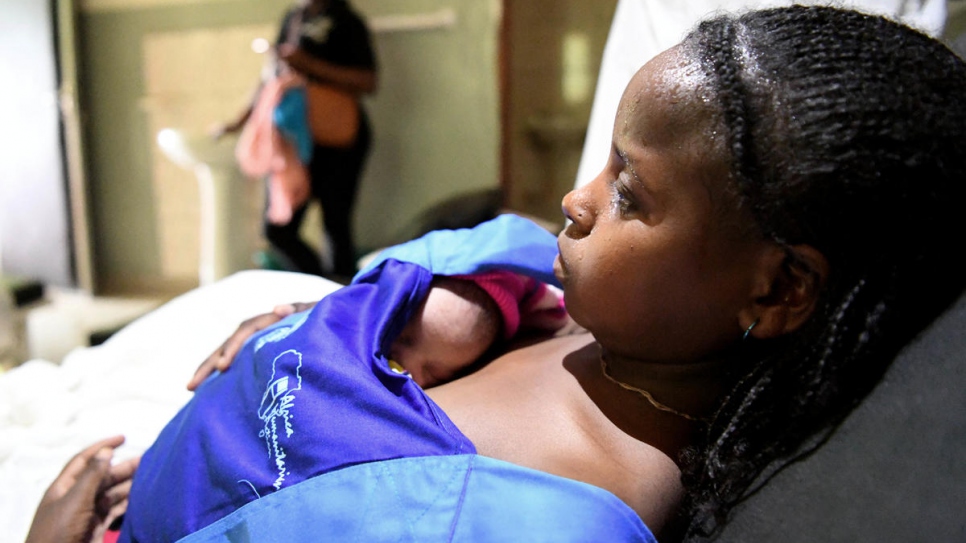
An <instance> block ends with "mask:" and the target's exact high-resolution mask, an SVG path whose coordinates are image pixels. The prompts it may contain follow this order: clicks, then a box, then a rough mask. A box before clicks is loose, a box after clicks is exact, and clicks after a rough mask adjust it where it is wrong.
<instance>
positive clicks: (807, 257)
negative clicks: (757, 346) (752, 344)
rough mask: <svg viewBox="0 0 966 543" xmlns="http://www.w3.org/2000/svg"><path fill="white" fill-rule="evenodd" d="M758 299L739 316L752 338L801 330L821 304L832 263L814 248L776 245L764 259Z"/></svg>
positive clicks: (775, 335) (768, 336) (771, 336)
mask: <svg viewBox="0 0 966 543" xmlns="http://www.w3.org/2000/svg"><path fill="white" fill-rule="evenodd" d="M760 264H761V267H760V270H759V273H760V275H759V277H758V282H757V284H756V292H755V296H754V300H753V301H752V303H751V304H750V305H749V307H748V308H746V309H745V310H744V311H742V313H741V315H740V316H739V321H740V324H741V325H742V326H743V327H744V328H745V329H748V327H750V326H751V325H752V323H754V322H756V321H757V324H755V325H754V327H752V329H751V332H750V333H749V335H751V336H753V337H756V338H758V339H767V338H773V337H778V336H781V335H784V334H788V333H790V332H793V331H795V330H797V329H798V328H800V327H801V326H802V325H803V324H805V321H807V320H808V318H809V317H811V316H812V313H813V312H814V311H815V306H816V304H817V303H818V298H819V296H820V294H821V292H822V289H823V288H824V287H825V281H826V279H827V278H828V274H829V265H828V260H827V259H826V258H825V255H823V254H822V253H821V252H819V251H818V250H817V249H815V248H814V247H812V246H810V245H790V246H788V245H786V246H780V245H773V246H771V247H770V248H769V249H768V250H767V251H766V252H765V253H764V254H763V256H762V259H761V261H760Z"/></svg>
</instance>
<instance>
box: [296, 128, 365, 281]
mask: <svg viewBox="0 0 966 543" xmlns="http://www.w3.org/2000/svg"><path fill="white" fill-rule="evenodd" d="M370 139H371V134H370V131H369V123H368V121H367V120H366V118H365V116H363V117H362V119H361V122H360V125H359V136H358V138H357V140H356V143H355V144H354V145H353V146H352V147H351V148H349V149H334V148H331V147H318V146H316V147H315V151H314V153H313V156H312V164H311V167H310V173H311V177H312V194H313V195H315V196H316V197H317V198H318V199H319V203H320V204H321V205H322V222H323V226H324V228H325V233H326V234H328V237H329V240H330V241H331V243H332V254H333V260H334V269H333V270H332V272H333V273H334V274H335V275H337V276H341V277H342V278H346V279H348V278H351V277H352V276H353V275H355V273H356V249H355V243H354V242H353V237H352V217H353V210H354V209H355V201H356V193H357V192H358V188H359V178H360V177H361V175H362V168H363V166H364V165H365V161H366V156H367V155H368V152H369V144H370Z"/></svg>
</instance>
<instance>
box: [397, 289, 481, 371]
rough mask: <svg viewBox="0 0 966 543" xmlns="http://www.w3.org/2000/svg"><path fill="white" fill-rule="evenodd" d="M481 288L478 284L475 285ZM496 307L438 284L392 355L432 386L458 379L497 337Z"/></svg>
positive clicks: (400, 337) (410, 323)
mask: <svg viewBox="0 0 966 543" xmlns="http://www.w3.org/2000/svg"><path fill="white" fill-rule="evenodd" d="M474 288H478V287H474ZM491 310H492V309H491V308H490V307H487V306H482V305H480V304H478V303H475V302H473V301H470V300H468V299H466V298H463V297H461V296H459V295H458V294H456V293H455V292H453V291H451V290H448V289H447V288H443V287H441V286H436V287H433V288H432V289H430V291H429V294H428V296H427V297H426V301H425V302H423V305H422V306H421V307H420V308H419V310H418V311H417V312H416V314H414V315H413V317H412V318H411V319H410V320H409V323H408V324H407V325H406V327H405V328H404V329H403V331H402V332H401V333H400V334H399V337H398V338H396V341H394V342H393V344H392V346H391V347H390V358H391V359H392V360H394V361H396V362H397V363H398V364H399V365H401V366H402V367H403V368H405V369H406V371H408V372H409V374H410V376H411V377H412V378H413V380H414V381H416V383H417V384H419V386H421V387H423V388H429V387H432V386H435V385H439V384H442V383H445V382H448V381H451V380H452V379H454V378H455V377H456V376H457V375H458V374H459V373H460V371H461V370H463V369H465V368H466V367H468V366H469V365H470V364H472V363H473V362H475V361H476V360H477V359H478V358H479V357H480V356H482V355H483V353H484V352H486V349H487V348H488V347H489V346H490V345H491V344H492V343H493V342H494V341H495V340H496V337H497V334H498V333H499V326H500V319H499V318H494V317H493V315H488V314H487V313H486V312H487V311H491Z"/></svg>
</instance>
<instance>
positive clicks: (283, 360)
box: [258, 349, 302, 490]
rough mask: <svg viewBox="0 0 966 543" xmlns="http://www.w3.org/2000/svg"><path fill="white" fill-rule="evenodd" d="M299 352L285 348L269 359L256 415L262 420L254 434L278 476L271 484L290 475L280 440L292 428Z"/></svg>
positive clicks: (277, 485)
mask: <svg viewBox="0 0 966 543" xmlns="http://www.w3.org/2000/svg"><path fill="white" fill-rule="evenodd" d="M301 369H302V353H300V352H298V351H296V350H294V349H289V350H287V351H284V352H282V353H281V354H280V355H278V356H276V357H275V360H273V361H272V376H271V377H270V378H269V380H268V385H267V386H266V387H265V393H264V394H263V395H262V402H261V405H259V406H258V418H260V419H261V420H262V423H263V426H262V430H261V431H260V432H259V433H258V437H260V438H262V439H264V440H265V446H266V447H267V449H268V458H269V459H270V460H272V459H274V463H275V469H276V471H277V472H278V477H277V478H276V479H275V482H274V483H272V486H274V487H275V490H278V489H280V488H282V484H283V483H284V482H285V478H286V477H287V476H288V475H289V474H290V472H289V471H288V467H287V465H286V463H285V458H286V454H285V446H284V439H288V438H290V437H292V434H294V433H295V428H294V427H293V424H292V419H293V418H294V414H293V413H292V410H293V408H294V407H295V393H296V392H298V391H299V390H301V389H302V375H301V373H300V371H301Z"/></svg>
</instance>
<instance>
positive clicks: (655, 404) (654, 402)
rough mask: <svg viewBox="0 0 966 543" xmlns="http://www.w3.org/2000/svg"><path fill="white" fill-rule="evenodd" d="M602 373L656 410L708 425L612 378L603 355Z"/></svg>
mask: <svg viewBox="0 0 966 543" xmlns="http://www.w3.org/2000/svg"><path fill="white" fill-rule="evenodd" d="M600 371H601V372H602V373H603V374H604V377H606V378H607V380H608V381H610V382H611V383H614V384H615V385H617V386H619V387H621V388H623V389H624V390H629V391H631V392H636V393H638V394H640V395H641V396H644V399H645V400H647V402H648V403H649V404H651V405H652V406H653V407H654V409H657V410H658V411H664V412H665V413H671V414H672V415H677V416H679V417H681V418H683V419H687V420H690V421H694V422H703V423H705V424H707V423H708V420H707V419H704V418H700V417H695V416H694V415H689V414H687V413H684V412H681V411H678V410H677V409H675V408H673V407H671V406H668V405H664V404H663V403H661V402H659V401H657V400H655V399H654V396H652V395H651V393H650V392H648V391H646V390H644V389H643V388H637V387H636V386H632V385H629V384H627V383H624V382H621V381H618V380H617V379H615V378H614V377H612V376H611V374H610V370H609V369H608V368H607V361H606V360H604V356H603V355H601V357H600Z"/></svg>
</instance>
